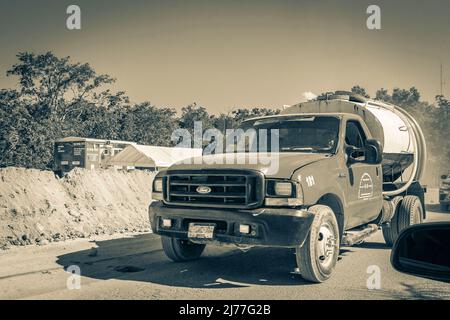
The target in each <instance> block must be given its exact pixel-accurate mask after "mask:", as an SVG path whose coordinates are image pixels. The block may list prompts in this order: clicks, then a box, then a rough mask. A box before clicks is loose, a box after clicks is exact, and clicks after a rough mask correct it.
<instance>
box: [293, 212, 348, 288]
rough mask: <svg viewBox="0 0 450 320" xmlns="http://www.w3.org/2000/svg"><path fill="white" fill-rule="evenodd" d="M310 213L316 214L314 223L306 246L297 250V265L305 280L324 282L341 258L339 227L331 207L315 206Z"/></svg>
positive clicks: (305, 243)
mask: <svg viewBox="0 0 450 320" xmlns="http://www.w3.org/2000/svg"><path fill="white" fill-rule="evenodd" d="M308 211H311V212H313V213H314V221H313V223H312V225H311V229H310V231H309V234H308V236H307V238H306V240H305V242H304V244H303V245H302V246H301V247H300V246H299V247H297V248H296V260H297V265H298V268H299V269H300V273H301V275H302V277H303V278H304V279H305V280H309V281H312V282H323V281H325V280H327V279H328V278H330V276H331V273H332V272H333V270H334V267H335V265H336V261H337V259H338V256H339V227H338V223H337V220H336V216H335V215H334V212H333V210H331V208H330V207H328V206H324V205H315V206H312V207H311V208H309V210H308Z"/></svg>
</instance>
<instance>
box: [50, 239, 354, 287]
mask: <svg viewBox="0 0 450 320" xmlns="http://www.w3.org/2000/svg"><path fill="white" fill-rule="evenodd" d="M92 243H93V248H92V249H88V250H82V251H77V252H71V253H67V254H64V255H61V256H58V258H57V261H56V262H57V263H58V264H59V265H61V266H63V267H64V268H65V269H67V267H69V266H71V265H77V266H79V267H80V270H81V275H82V276H83V277H89V278H93V279H101V280H109V279H119V280H131V281H142V282H149V283H154V284H160V285H167V286H174V287H188V288H204V289H220V288H241V287H248V286H251V285H263V286H264V285H272V286H273V285H296V286H298V285H314V284H311V283H309V282H307V281H305V280H303V279H302V278H301V276H300V275H298V274H295V273H292V271H294V269H295V267H296V262H295V254H294V250H292V249H280V248H253V249H251V250H249V251H247V252H242V251H240V250H238V249H229V248H223V247H216V246H210V247H207V249H206V250H205V253H204V255H203V256H202V258H201V259H199V260H196V261H190V262H183V263H174V262H172V261H171V260H169V259H168V258H167V257H166V256H165V254H164V252H163V251H162V248H161V244H160V239H159V237H158V236H155V235H153V234H140V235H134V236H131V237H126V238H120V239H111V240H105V241H92ZM348 253H349V250H345V251H344V252H342V255H343V256H345V255H346V254H348Z"/></svg>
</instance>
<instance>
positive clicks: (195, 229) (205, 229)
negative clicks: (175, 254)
mask: <svg viewBox="0 0 450 320" xmlns="http://www.w3.org/2000/svg"><path fill="white" fill-rule="evenodd" d="M214 227H215V225H213V224H200V223H189V229H188V237H189V238H194V239H212V238H213V237H214Z"/></svg>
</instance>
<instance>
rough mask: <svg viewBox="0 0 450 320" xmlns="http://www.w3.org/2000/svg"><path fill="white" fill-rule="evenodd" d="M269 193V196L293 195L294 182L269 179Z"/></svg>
mask: <svg viewBox="0 0 450 320" xmlns="http://www.w3.org/2000/svg"><path fill="white" fill-rule="evenodd" d="M266 192H267V195H268V196H269V197H274V196H275V197H291V196H295V195H293V193H294V192H293V187H292V182H289V181H276V180H268V181H267V190H266Z"/></svg>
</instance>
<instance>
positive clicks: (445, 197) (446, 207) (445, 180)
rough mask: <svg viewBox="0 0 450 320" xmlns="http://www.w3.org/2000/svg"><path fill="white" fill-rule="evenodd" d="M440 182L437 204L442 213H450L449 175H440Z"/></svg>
mask: <svg viewBox="0 0 450 320" xmlns="http://www.w3.org/2000/svg"><path fill="white" fill-rule="evenodd" d="M441 180H442V181H441V186H440V187H439V204H440V206H441V210H442V211H450V174H444V175H442V176H441Z"/></svg>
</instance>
